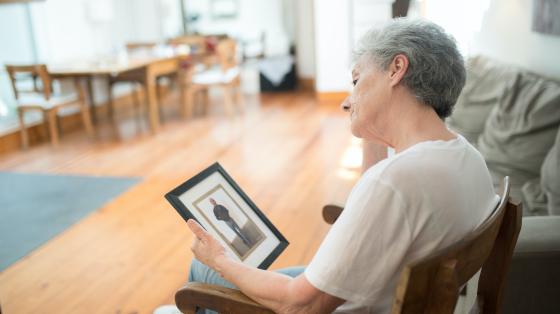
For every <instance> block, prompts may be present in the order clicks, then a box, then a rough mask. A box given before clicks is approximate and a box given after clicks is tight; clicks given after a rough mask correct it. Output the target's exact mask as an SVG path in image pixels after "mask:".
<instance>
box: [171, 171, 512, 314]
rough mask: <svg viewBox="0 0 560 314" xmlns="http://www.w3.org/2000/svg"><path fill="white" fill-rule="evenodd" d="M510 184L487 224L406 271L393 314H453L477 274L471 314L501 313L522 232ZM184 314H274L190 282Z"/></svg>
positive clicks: (182, 293)
mask: <svg viewBox="0 0 560 314" xmlns="http://www.w3.org/2000/svg"><path fill="white" fill-rule="evenodd" d="M509 192H510V183H509V178H508V177H505V178H504V181H503V184H502V193H501V196H500V202H499V204H498V205H497V207H496V208H495V209H494V211H493V212H492V214H491V215H490V217H489V218H487V219H486V220H485V221H484V222H483V223H482V225H480V226H479V227H478V228H476V229H475V230H474V231H473V232H471V233H469V234H467V235H466V236H465V237H464V238H463V239H462V240H460V241H458V242H457V243H455V244H453V245H451V246H449V247H447V248H444V249H442V250H438V251H436V252H433V253H432V254H430V255H428V256H426V257H423V258H420V259H419V260H416V261H413V262H411V263H409V264H408V265H406V266H405V267H404V268H403V270H402V271H401V273H400V278H399V280H398V282H397V287H396V289H395V293H394V297H393V304H392V309H391V313H392V314H418V313H439V314H445V313H449V314H451V313H453V311H454V309H455V305H456V303H457V299H458V297H459V293H460V291H461V289H462V287H463V286H464V285H465V284H466V283H467V281H468V280H469V279H470V278H472V277H473V276H474V275H475V274H476V273H477V272H478V271H480V272H481V274H480V277H479V281H478V292H477V297H476V302H475V304H474V305H473V307H472V309H471V313H485V314H488V313H500V306H501V302H502V298H503V293H504V286H505V282H506V275H507V273H508V269H509V265H510V261H511V257H512V254H513V249H514V247H515V243H516V241H517V236H518V235H519V231H520V229H521V216H522V214H521V213H522V211H521V205H520V204H519V203H518V202H514V201H512V200H511V199H510V197H509ZM342 210H343V209H342V207H338V206H333V205H328V206H325V207H324V208H323V217H324V218H325V220H326V222H327V223H331V224H332V223H334V222H335V221H336V219H337V218H338V216H339V215H340V213H341V212H342ZM175 303H176V304H177V307H178V308H179V309H180V310H181V311H182V312H183V313H188V314H194V313H195V312H196V310H197V308H203V309H211V310H215V311H218V312H220V313H247V314H255V313H273V312H272V311H270V310H269V309H267V308H266V307H264V306H262V305H260V304H258V303H256V302H254V301H253V300H251V299H249V298H248V297H247V296H245V295H244V294H243V293H242V292H240V291H239V290H235V289H229V288H224V287H220V286H216V285H208V284H203V283H197V282H189V283H187V284H186V285H185V286H184V287H183V288H181V289H180V290H179V291H177V293H176V294H175Z"/></svg>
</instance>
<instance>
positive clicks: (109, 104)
mask: <svg viewBox="0 0 560 314" xmlns="http://www.w3.org/2000/svg"><path fill="white" fill-rule="evenodd" d="M107 95H108V99H107V113H108V115H109V119H111V121H113V120H114V108H113V83H111V82H109V84H108V90H107Z"/></svg>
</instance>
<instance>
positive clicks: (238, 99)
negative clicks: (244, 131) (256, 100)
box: [234, 78, 245, 112]
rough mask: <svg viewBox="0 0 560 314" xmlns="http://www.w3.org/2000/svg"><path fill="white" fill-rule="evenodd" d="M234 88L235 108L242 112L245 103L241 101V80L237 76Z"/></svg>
mask: <svg viewBox="0 0 560 314" xmlns="http://www.w3.org/2000/svg"><path fill="white" fill-rule="evenodd" d="M234 88H235V98H236V99H235V102H236V104H237V108H239V111H240V112H243V111H244V109H245V104H244V102H243V94H242V92H241V80H240V79H239V78H237V80H236V81H235V84H234Z"/></svg>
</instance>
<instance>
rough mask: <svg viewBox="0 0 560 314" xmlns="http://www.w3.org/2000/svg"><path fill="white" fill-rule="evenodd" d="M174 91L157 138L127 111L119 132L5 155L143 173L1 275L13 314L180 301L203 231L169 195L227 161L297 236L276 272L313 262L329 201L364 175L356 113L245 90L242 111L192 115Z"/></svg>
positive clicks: (12, 165)
mask: <svg viewBox="0 0 560 314" xmlns="http://www.w3.org/2000/svg"><path fill="white" fill-rule="evenodd" d="M173 96H174V95H171V97H170V98H171V99H170V100H168V103H167V104H166V105H165V115H164V117H165V119H164V123H163V127H162V130H161V131H160V132H159V133H157V134H155V135H152V134H150V133H149V131H148V128H147V125H146V121H140V120H137V119H136V118H135V117H134V115H131V114H128V113H127V112H118V115H117V121H118V123H119V124H118V127H117V128H115V127H109V126H108V124H107V123H101V125H100V126H99V127H98V136H97V138H96V139H94V140H92V139H87V137H86V135H85V133H84V132H83V131H76V132H74V133H70V134H62V137H61V145H60V147H58V148H53V147H51V146H50V145H49V144H48V143H45V144H41V145H36V146H33V147H32V148H31V149H29V150H28V151H25V152H15V153H12V154H9V155H3V156H0V171H16V172H31V173H50V174H80V175H95V176H136V177H141V182H140V183H138V184H137V185H135V186H134V187H132V188H131V189H130V190H128V191H127V192H125V193H124V194H122V195H120V196H119V197H117V198H116V199H114V200H113V201H111V202H110V203H109V204H106V206H104V207H103V208H100V209H99V210H98V211H96V212H95V213H93V214H91V215H89V216H88V217H86V218H85V219H83V220H82V221H80V222H79V223H77V224H75V225H74V226H72V227H71V228H69V229H68V230H66V231H65V232H63V233H62V234H60V235H59V236H57V237H56V238H54V239H53V240H51V241H49V242H48V243H46V244H45V245H43V246H41V247H40V248H38V249H37V250H35V251H33V252H32V253H31V254H29V255H28V256H27V257H25V258H23V259H22V260H20V261H19V262H17V263H16V264H14V265H12V266H11V267H10V268H8V269H6V270H5V271H3V272H1V273H0V305H1V307H2V311H3V312H2V313H7V314H11V313H151V312H152V311H153V309H154V308H155V307H157V306H158V305H161V304H166V303H172V302H173V295H174V292H175V291H176V290H177V288H179V287H180V286H181V285H182V283H184V282H185V280H186V278H187V271H188V266H189V261H190V259H191V257H192V254H191V252H190V250H189V247H190V242H191V235H190V234H189V232H188V230H187V228H186V225H185V222H184V221H183V220H182V219H181V218H180V217H179V215H178V214H177V213H176V212H175V211H174V209H173V208H171V207H170V205H168V204H167V203H166V201H165V200H164V198H163V195H164V194H165V193H166V192H168V191H169V190H170V189H172V188H173V187H175V186H177V185H178V184H180V183H181V182H183V181H184V180H186V179H187V178H189V177H191V176H193V175H194V174H196V173H198V172H199V171H200V170H202V169H203V168H205V167H207V166H208V165H210V164H212V163H213V162H215V161H219V162H220V163H221V164H222V165H223V166H224V168H225V169H226V170H227V171H228V172H229V173H230V174H231V175H232V177H233V178H234V179H235V180H236V181H237V182H238V183H239V185H240V186H241V187H242V188H243V189H244V191H245V192H246V193H247V194H248V195H249V196H250V197H251V198H252V199H253V200H254V201H255V203H256V204H257V205H258V206H259V207H260V209H261V210H262V211H263V212H264V213H265V214H266V215H267V216H268V217H269V218H270V220H271V221H272V222H273V223H274V224H275V225H276V226H277V227H278V229H279V230H280V231H281V232H282V233H283V234H284V236H286V238H287V239H288V240H289V241H290V242H291V243H290V245H289V247H288V249H287V250H286V251H285V252H284V253H283V254H282V255H281V256H280V258H279V259H278V260H277V261H276V262H275V263H274V264H273V265H272V267H271V269H276V268H280V267H285V266H290V265H301V264H305V263H308V262H309V261H310V259H311V257H312V256H313V254H314V252H315V250H316V249H317V247H318V246H319V244H320V242H321V240H322V238H323V236H324V235H325V233H326V232H327V230H328V226H327V225H326V224H325V223H323V222H322V220H321V217H320V208H321V206H322V205H324V204H326V203H338V204H342V203H343V202H344V200H345V198H346V196H347V194H348V193H349V191H350V189H351V187H352V185H353V183H354V182H355V181H356V180H357V176H358V173H357V169H355V168H353V166H354V165H356V164H357V163H359V160H356V159H355V157H356V156H355V153H356V152H358V151H359V150H357V149H356V148H357V147H356V145H357V143H356V141H355V140H353V139H352V138H351V136H350V133H349V123H348V117H347V116H346V115H345V114H344V113H343V112H340V110H339V109H338V106H337V105H336V104H318V103H317V102H316V100H315V98H314V96H313V94H310V93H307V94H306V93H291V94H278V95H264V96H252V97H245V103H246V110H245V112H244V113H243V114H239V115H237V116H235V117H233V118H228V117H227V116H226V115H224V114H223V113H222V112H221V108H219V99H217V98H216V99H213V104H212V105H213V106H212V107H211V110H210V112H209V113H208V114H207V115H205V116H199V117H196V118H192V119H188V120H183V119H180V118H176V117H175V116H177V115H178V114H177V113H178V108H177V107H176V106H174V103H175V101H174V100H173ZM37 210H38V211H40V210H41V209H40V208H37ZM0 213H1V209H0Z"/></svg>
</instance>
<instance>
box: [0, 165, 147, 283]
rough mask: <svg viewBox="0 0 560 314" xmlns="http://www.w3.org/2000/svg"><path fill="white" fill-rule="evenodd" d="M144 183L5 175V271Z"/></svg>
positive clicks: (0, 219)
mask: <svg viewBox="0 0 560 314" xmlns="http://www.w3.org/2000/svg"><path fill="white" fill-rule="evenodd" d="M138 181H139V178H129V177H93V176H69V175H46V174H25V173H9V172H0V272H1V271H3V270H4V269H5V268H7V267H8V266H10V265H12V264H13V263H15V262H16V261H18V260H19V259H20V258H22V257H24V256H26V255H27V254H29V253H30V252H31V251H33V250H34V249H36V248H38V247H39V246H41V245H42V244H44V243H46V242H47V241H48V240H50V239H52V238H53V237H55V236H56V235H57V234H59V233H61V232H62V231H64V230H65V229H66V228H68V227H70V226H72V225H73V224H74V223H76V222H77V221H79V220H80V219H82V218H84V217H85V216H87V215H88V214H90V213H91V212H93V211H94V210H96V209H98V208H101V207H102V206H103V205H104V204H106V203H108V202H109V201H111V200H112V199H113V198H115V197H116V196H118V195H119V194H121V193H123V192H124V191H126V190H127V189H128V188H130V187H131V186H133V185H134V184H135V183H137V182H138Z"/></svg>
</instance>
